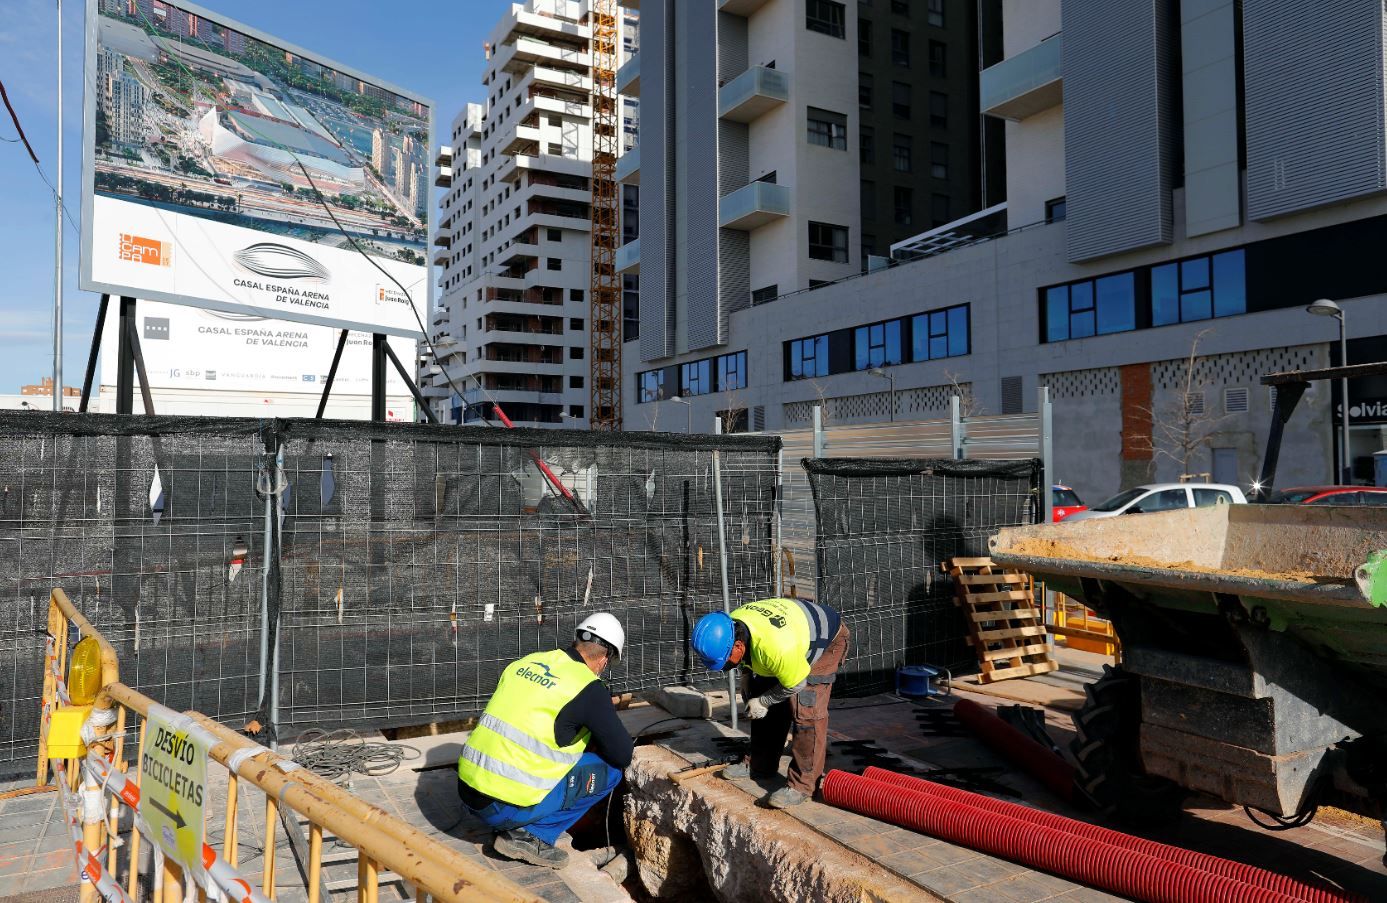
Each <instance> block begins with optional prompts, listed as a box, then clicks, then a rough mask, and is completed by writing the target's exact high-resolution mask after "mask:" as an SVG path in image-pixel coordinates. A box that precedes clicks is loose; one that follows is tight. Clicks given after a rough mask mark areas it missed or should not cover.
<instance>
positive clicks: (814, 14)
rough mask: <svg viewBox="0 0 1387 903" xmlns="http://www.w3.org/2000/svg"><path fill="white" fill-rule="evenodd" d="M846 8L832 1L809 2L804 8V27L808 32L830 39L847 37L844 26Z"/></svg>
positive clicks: (810, 0) (811, 0)
mask: <svg viewBox="0 0 1387 903" xmlns="http://www.w3.org/2000/svg"><path fill="white" fill-rule="evenodd" d="M845 10H846V7H845V6H844V5H843V4H841V3H836V2H834V0H809V2H808V4H807V6H806V8H805V16H804V27H805V28H807V29H809V30H810V31H817V32H819V33H820V34H826V35H828V36H829V37H832V38H841V37H845V36H846V35H847V29H846V27H845V26H844V23H845V22H846V21H847V19H846V12H845Z"/></svg>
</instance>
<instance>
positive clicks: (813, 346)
mask: <svg viewBox="0 0 1387 903" xmlns="http://www.w3.org/2000/svg"><path fill="white" fill-rule="evenodd" d="M786 344H787V347H788V350H789V357H790V379H813V378H814V377H817V376H827V375H828V336H826V335H818V336H810V337H809V338H807V339H794V340H792V341H790V342H787V343H786Z"/></svg>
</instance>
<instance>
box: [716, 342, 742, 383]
mask: <svg viewBox="0 0 1387 903" xmlns="http://www.w3.org/2000/svg"><path fill="white" fill-rule="evenodd" d="M745 388H746V352H745V351H736V352H733V353H732V354H723V355H720V356H719V357H718V391H719V392H731V391H734V390H736V389H745Z"/></svg>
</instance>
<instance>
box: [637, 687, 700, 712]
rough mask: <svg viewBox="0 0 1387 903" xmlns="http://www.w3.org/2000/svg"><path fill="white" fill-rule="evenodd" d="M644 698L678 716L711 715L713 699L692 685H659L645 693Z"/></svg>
mask: <svg viewBox="0 0 1387 903" xmlns="http://www.w3.org/2000/svg"><path fill="white" fill-rule="evenodd" d="M646 699H647V701H649V702H650V703H652V704H654V705H657V706H659V707H660V708H662V709H664V710H665V711H667V712H669V713H670V714H671V715H673V716H675V717H678V718H695V719H706V718H712V717H713V700H712V699H710V698H709V697H708V694H707V693H704V692H703V691H702V690H696V689H694V688H693V687H661V688H660V689H658V690H652V691H651V692H650V693H648V694H646Z"/></svg>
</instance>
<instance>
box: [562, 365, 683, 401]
mask: <svg viewBox="0 0 1387 903" xmlns="http://www.w3.org/2000/svg"><path fill="white" fill-rule="evenodd" d="M646 375H648V374H645V373H642V374H641V376H646ZM660 375H661V376H664V373H663V372H662V373H661V374H660ZM568 387H569V388H570V389H581V388H583V378H582V377H581V376H570V377H569V378H568ZM641 400H642V401H645V399H641Z"/></svg>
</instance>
